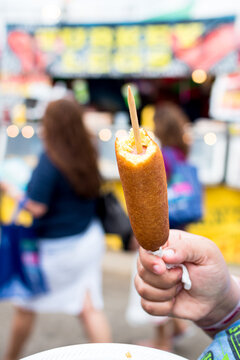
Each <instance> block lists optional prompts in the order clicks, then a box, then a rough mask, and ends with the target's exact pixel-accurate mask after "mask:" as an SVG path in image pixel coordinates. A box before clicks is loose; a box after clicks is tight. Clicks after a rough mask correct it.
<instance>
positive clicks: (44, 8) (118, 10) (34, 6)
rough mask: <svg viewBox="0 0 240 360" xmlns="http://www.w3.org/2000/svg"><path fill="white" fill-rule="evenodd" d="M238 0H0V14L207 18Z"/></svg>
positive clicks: (80, 19) (230, 9)
mask: <svg viewBox="0 0 240 360" xmlns="http://www.w3.org/2000/svg"><path fill="white" fill-rule="evenodd" d="M239 12H240V1H239V0H228V1H227V2H226V1H221V2H220V1H219V0H211V1H209V0H171V1H169V0H161V1H156V0H148V1H146V0H120V1H112V0H88V1H85V0H51V1H49V0H34V1H33V0H21V1H19V0H8V1H5V0H0V16H1V17H2V20H4V21H6V22H10V23H21V22H24V23H44V22H45V23H46V22H47V23H51V22H52V23H54V22H57V21H59V20H60V19H62V20H64V21H66V22H69V23H114V22H132V21H136V22H138V21H143V20H149V19H153V18H159V17H163V18H165V19H166V18H176V19H179V18H181V19H182V18H188V19H189V18H192V19H196V18H198V19H199V18H210V17H221V16H228V15H236V14H238V13H239Z"/></svg>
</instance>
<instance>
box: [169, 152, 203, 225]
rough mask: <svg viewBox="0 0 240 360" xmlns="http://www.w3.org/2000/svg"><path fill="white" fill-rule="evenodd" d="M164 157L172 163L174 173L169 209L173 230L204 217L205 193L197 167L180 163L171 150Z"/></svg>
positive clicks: (170, 186)
mask: <svg viewBox="0 0 240 360" xmlns="http://www.w3.org/2000/svg"><path fill="white" fill-rule="evenodd" d="M164 155H165V156H166V158H167V160H168V161H171V165H172V173H171V177H170V179H169V181H168V207H169V222H170V227H171V228H178V227H182V226H184V225H186V224H189V223H192V222H196V221H199V220H200V219H201V218H202V215H203V191H202V185H201V183H200V181H199V179H198V175H197V169H196V168H195V166H193V165H191V164H189V163H187V162H185V161H179V160H178V159H177V158H176V156H175V155H174V152H173V151H172V150H171V149H168V148H167V149H165V150H164Z"/></svg>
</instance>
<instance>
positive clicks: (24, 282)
mask: <svg viewBox="0 0 240 360" xmlns="http://www.w3.org/2000/svg"><path fill="white" fill-rule="evenodd" d="M22 206H23V205H21V207H22ZM18 211H20V207H19V209H18ZM0 230H1V233H0V299H6V298H14V297H22V298H29V297H33V296H36V295H40V294H43V293H45V292H46V291H47V285H46V282H45V279H44V276H43V273H42V270H41V267H40V259H39V253H38V242H37V238H36V234H35V231H34V229H33V228H32V227H24V226H21V225H16V224H14V223H12V224H10V225H2V226H1V229H0Z"/></svg>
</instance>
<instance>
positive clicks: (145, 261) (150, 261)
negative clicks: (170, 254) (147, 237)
mask: <svg viewBox="0 0 240 360" xmlns="http://www.w3.org/2000/svg"><path fill="white" fill-rule="evenodd" d="M139 259H140V262H141V264H142V266H143V267H144V268H145V269H146V270H148V271H150V272H152V273H154V274H158V275H161V274H164V272H165V271H166V269H167V268H166V265H165V263H164V261H163V260H162V259H161V258H160V257H159V256H156V255H153V254H150V253H149V252H148V251H147V250H145V249H143V248H142V247H140V248H139Z"/></svg>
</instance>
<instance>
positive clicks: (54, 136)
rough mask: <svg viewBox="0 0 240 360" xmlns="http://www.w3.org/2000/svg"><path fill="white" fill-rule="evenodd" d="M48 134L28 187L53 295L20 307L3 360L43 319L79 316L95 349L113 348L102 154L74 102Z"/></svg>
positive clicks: (51, 115)
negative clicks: (101, 215)
mask: <svg viewBox="0 0 240 360" xmlns="http://www.w3.org/2000/svg"><path fill="white" fill-rule="evenodd" d="M42 130H43V132H42V134H43V144H44V152H43V154H42V155H41V156H40V160H39V163H38V165H37V167H36V168H35V170H34V171H33V174H32V177H31V180H30V182H29V184H28V189H27V199H28V200H27V202H26V205H25V208H26V209H27V210H28V211H30V213H31V214H32V216H33V219H34V221H33V224H34V227H35V229H36V233H37V236H38V242H39V251H40V259H41V264H42V269H43V273H44V275H45V278H46V282H47V285H48V288H49V292H47V293H46V294H44V295H41V296H38V297H34V298H30V299H27V300H26V299H17V300H16V301H15V313H14V318H13V324H12V330H11V336H10V342H9V344H8V348H7V352H6V356H5V358H4V360H16V359H18V358H19V355H20V352H21V350H22V347H23V345H24V343H25V341H26V340H27V338H28V337H29V335H30V333H31V329H32V326H33V324H34V320H35V314H36V313H58V312H63V313H67V314H71V315H76V316H78V317H79V318H80V319H81V321H82V323H83V325H84V328H85V331H86V335H87V337H88V339H89V341H91V342H110V341H111V335H110V329H109V325H108V322H107V319H106V317H105V315H104V313H103V310H102V309H103V298H102V284H101V262H102V258H103V254H104V232H103V229H102V226H101V224H100V222H99V220H98V218H97V212H96V202H97V197H98V195H99V189H100V184H101V179H100V175H99V171H98V166H97V153H96V151H95V148H94V146H93V144H92V141H91V138H90V135H89V134H88V133H87V130H86V129H85V127H84V124H83V121H82V110H81V108H80V107H79V105H78V104H77V103H76V102H74V101H72V100H67V99H61V100H58V101H54V102H51V103H50V104H49V105H48V106H47V108H46V111H45V114H44V116H43V121H42Z"/></svg>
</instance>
